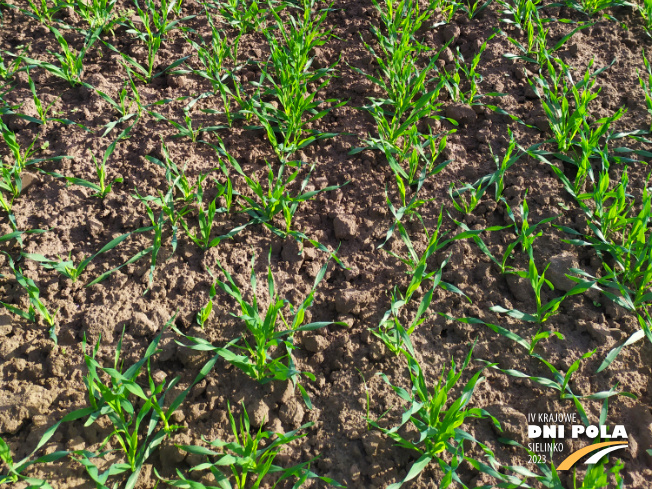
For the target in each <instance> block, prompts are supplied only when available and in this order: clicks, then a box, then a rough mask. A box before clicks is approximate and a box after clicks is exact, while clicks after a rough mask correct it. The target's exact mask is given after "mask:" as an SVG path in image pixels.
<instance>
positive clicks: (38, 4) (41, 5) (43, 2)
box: [0, 0, 65, 24]
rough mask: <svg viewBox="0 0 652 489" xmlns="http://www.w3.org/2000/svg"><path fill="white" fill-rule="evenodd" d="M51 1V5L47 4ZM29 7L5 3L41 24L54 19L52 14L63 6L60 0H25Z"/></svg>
mask: <svg viewBox="0 0 652 489" xmlns="http://www.w3.org/2000/svg"><path fill="white" fill-rule="evenodd" d="M48 3H51V4H53V5H51V6H50V5H48ZM27 4H28V5H29V8H21V7H18V6H15V5H13V4H5V5H7V6H8V7H11V8H15V9H17V10H18V11H20V12H21V13H23V14H25V15H27V16H28V17H31V18H32V19H35V20H37V21H39V22H41V23H42V24H47V23H50V22H53V21H54V18H53V16H54V15H55V14H56V13H57V12H58V11H59V10H61V9H62V8H64V7H65V5H63V3H62V2H58V1H53V2H48V1H47V0H27ZM0 18H1V17H0Z"/></svg>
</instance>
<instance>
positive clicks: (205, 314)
mask: <svg viewBox="0 0 652 489" xmlns="http://www.w3.org/2000/svg"><path fill="white" fill-rule="evenodd" d="M206 271H207V272H208V274H209V275H210V276H211V278H212V279H213V283H211V288H210V289H209V291H208V302H207V303H206V305H205V306H204V307H202V308H201V309H200V310H199V312H198V313H197V317H196V320H197V324H198V325H199V326H201V329H204V325H205V324H206V321H208V318H209V316H210V315H211V312H212V311H213V299H215V296H216V295H217V289H216V288H215V285H216V284H217V279H216V278H215V276H214V275H213V273H212V272H211V271H210V270H208V269H206Z"/></svg>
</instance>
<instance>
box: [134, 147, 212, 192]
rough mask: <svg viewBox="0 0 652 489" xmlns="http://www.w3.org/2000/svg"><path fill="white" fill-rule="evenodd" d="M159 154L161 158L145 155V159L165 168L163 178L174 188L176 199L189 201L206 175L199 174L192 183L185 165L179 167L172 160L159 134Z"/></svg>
mask: <svg viewBox="0 0 652 489" xmlns="http://www.w3.org/2000/svg"><path fill="white" fill-rule="evenodd" d="M161 154H162V155H163V160H159V159H158V158H155V157H153V156H150V155H147V156H145V159H146V160H147V161H150V162H152V163H154V164H155V165H158V166H160V167H161V168H163V169H164V170H165V179H166V180H167V182H168V185H171V186H172V187H173V188H174V195H177V197H176V198H177V199H179V198H180V199H181V200H182V202H190V201H191V200H193V199H194V198H195V196H196V194H197V192H198V191H199V189H200V188H201V183H202V182H203V181H204V180H205V179H206V178H207V176H208V175H207V174H202V175H200V176H199V177H197V183H196V184H194V185H193V184H192V183H191V182H190V180H189V179H188V176H187V175H186V166H185V165H184V167H183V168H181V169H180V168H179V167H178V166H177V164H176V163H175V162H174V161H173V160H172V157H171V156H170V152H169V151H168V148H167V145H166V144H165V141H164V139H163V136H161Z"/></svg>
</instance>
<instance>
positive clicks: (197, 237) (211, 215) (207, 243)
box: [181, 175, 233, 250]
mask: <svg viewBox="0 0 652 489" xmlns="http://www.w3.org/2000/svg"><path fill="white" fill-rule="evenodd" d="M213 181H214V182H215V186H216V187H217V193H216V194H215V197H214V198H213V200H211V202H210V204H208V209H206V208H205V207H204V202H203V197H204V190H203V188H202V184H201V180H200V178H198V179H197V192H196V193H195V199H196V201H197V207H198V214H197V222H198V224H199V230H198V232H194V233H193V232H192V231H191V230H190V228H189V226H188V223H187V221H186V220H185V219H182V220H181V225H182V226H183V228H184V229H185V231H186V234H187V235H188V237H189V238H190V239H191V240H192V241H193V243H195V244H196V245H197V246H199V247H200V248H201V249H202V250H207V249H208V248H212V247H214V246H217V245H218V244H220V242H221V241H222V240H224V239H226V238H228V237H230V236H228V235H227V236H218V237H216V238H213V239H211V230H212V229H213V224H214V222H215V214H217V213H228V212H230V209H231V204H232V201H233V188H232V186H231V180H230V179H229V178H228V175H227V181H226V183H225V184H224V185H222V184H220V183H219V182H218V181H217V180H215V179H213ZM219 198H224V201H225V205H224V206H223V207H217V200H218V199H219Z"/></svg>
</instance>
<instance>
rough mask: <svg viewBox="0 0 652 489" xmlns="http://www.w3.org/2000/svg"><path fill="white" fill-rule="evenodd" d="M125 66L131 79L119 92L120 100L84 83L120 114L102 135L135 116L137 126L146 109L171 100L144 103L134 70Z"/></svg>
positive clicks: (108, 124) (134, 123)
mask: <svg viewBox="0 0 652 489" xmlns="http://www.w3.org/2000/svg"><path fill="white" fill-rule="evenodd" d="M123 66H124V67H125V71H126V72H127V77H128V78H129V80H128V81H125V82H124V84H123V86H122V89H121V90H120V93H119V94H118V100H113V99H112V98H111V97H110V96H109V95H107V94H106V93H104V92H103V91H101V90H99V89H97V88H94V87H92V86H90V85H84V86H86V88H88V89H91V90H95V92H97V94H98V95H99V96H100V97H102V98H103V99H104V100H105V101H106V102H107V103H108V104H109V105H110V106H111V107H112V108H113V109H114V110H115V111H116V112H117V113H118V114H119V115H120V118H119V119H117V120H115V121H111V122H109V123H107V124H106V126H105V127H106V129H105V131H104V134H102V137H106V136H107V134H109V133H110V132H111V131H112V130H113V128H114V127H115V126H117V125H118V124H122V123H123V122H126V121H128V120H129V119H132V118H133V117H135V118H136V119H135V121H134V122H133V123H132V125H131V127H133V126H135V125H136V123H137V122H138V119H140V116H141V115H142V113H143V111H144V110H146V109H149V108H150V107H152V106H155V105H161V104H164V103H167V102H169V101H170V100H168V99H164V100H160V101H158V102H154V103H151V104H143V103H142V99H141V98H140V93H139V92H138V88H137V87H136V84H135V83H134V79H133V77H132V76H131V74H132V70H131V69H129V67H127V66H126V65H124V64H123ZM127 87H128V88H129V91H128V90H127ZM129 92H131V93H129Z"/></svg>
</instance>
